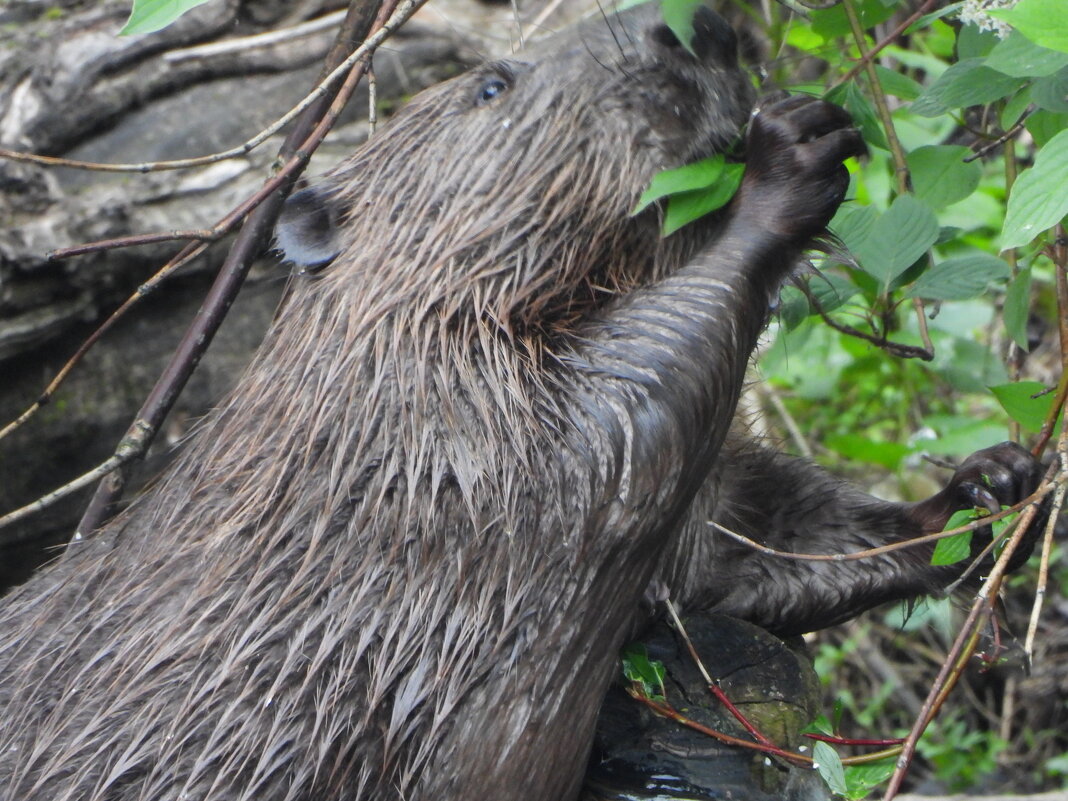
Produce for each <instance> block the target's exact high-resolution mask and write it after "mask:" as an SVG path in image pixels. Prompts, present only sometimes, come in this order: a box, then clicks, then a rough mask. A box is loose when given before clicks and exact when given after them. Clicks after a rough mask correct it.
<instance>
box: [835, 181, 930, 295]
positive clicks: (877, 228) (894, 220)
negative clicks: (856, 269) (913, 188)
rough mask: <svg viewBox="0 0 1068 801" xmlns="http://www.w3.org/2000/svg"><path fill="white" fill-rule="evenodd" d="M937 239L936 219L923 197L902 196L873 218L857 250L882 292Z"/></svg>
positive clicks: (863, 264)
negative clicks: (880, 286) (920, 198)
mask: <svg viewBox="0 0 1068 801" xmlns="http://www.w3.org/2000/svg"><path fill="white" fill-rule="evenodd" d="M937 239H938V219H937V218H936V217H935V215H934V212H933V211H931V209H930V207H929V206H928V205H927V204H926V203H924V202H923V201H922V200H917V199H916V198H915V197H913V196H912V195H901V196H899V197H897V198H895V200H894V202H893V203H892V204H891V205H890V208H889V209H887V211H886V213H885V214H883V215H881V216H880V217H879V219H878V220H876V221H875V225H874V226H873V227H872V230H871V233H870V234H869V235H868V237H867V238H866V239H865V240H864V242H863V243H861V245H860V246H859V247H858V248H857V249H856V251H855V252H856V255H857V256H859V257H860V261H861V265H862V266H863V267H864V270H865V271H866V272H867V273H869V274H870V275H871V276H872V277H874V278H876V279H878V280H879V282H880V283H881V284H882V287H883V290H884V291H885V290H886V289H887V288H889V286H890V282H891V281H893V280H894V279H895V278H897V277H898V276H899V275H901V273H903V272H905V270H907V269H908V268H909V267H910V266H911V265H912V263H913V262H915V261H916V260H917V259H918V258H920V256H922V255H923V254H924V253H926V252H927V251H928V250H929V249H930V247H931V246H932V245H933V244H934V243H935V240H937Z"/></svg>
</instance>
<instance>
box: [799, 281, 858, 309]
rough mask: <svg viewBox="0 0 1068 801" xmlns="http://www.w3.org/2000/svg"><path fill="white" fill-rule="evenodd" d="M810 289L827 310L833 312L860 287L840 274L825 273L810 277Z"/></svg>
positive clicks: (821, 306) (821, 305)
mask: <svg viewBox="0 0 1068 801" xmlns="http://www.w3.org/2000/svg"><path fill="white" fill-rule="evenodd" d="M808 291H809V292H811V293H812V295H813V297H815V298H816V301H817V302H818V303H819V304H820V308H822V309H823V310H824V311H825V312H831V311H834V310H835V309H837V308H838V307H840V306H842V305H843V304H844V303H845V302H846V301H848V300H849V299H850V298H852V297H853V296H854V295H856V294H857V293H858V292H859V291H860V289H858V288H857V286H856V284H854V283H853V282H852V281H850V280H848V279H846V278H843V277H842V276H840V275H833V274H830V273H823V274H821V275H814V276H812V278H810V279H809V282H808Z"/></svg>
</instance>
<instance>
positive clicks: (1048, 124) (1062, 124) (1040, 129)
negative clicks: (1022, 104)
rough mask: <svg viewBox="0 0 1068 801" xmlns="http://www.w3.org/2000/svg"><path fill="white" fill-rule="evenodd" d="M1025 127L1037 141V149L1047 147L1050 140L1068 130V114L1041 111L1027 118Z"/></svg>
mask: <svg viewBox="0 0 1068 801" xmlns="http://www.w3.org/2000/svg"><path fill="white" fill-rule="evenodd" d="M1024 126H1025V127H1026V128H1027V132H1028V133H1029V134H1031V137H1032V138H1033V139H1034V140H1035V145H1036V147H1045V146H1046V143H1047V142H1049V140H1050V139H1052V138H1053V137H1055V136H1056V135H1057V134H1059V133H1060V132H1061V131H1063V130H1064V129H1065V128H1068V114H1057V113H1055V112H1052V111H1044V110H1039V111H1036V112H1035V113H1034V114H1032V115H1031V116H1030V117H1028V118H1027V122H1026V123H1024Z"/></svg>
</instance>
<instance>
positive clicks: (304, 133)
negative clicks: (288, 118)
mask: <svg viewBox="0 0 1068 801" xmlns="http://www.w3.org/2000/svg"><path fill="white" fill-rule="evenodd" d="M406 5H407V6H409V7H410V8H411V10H414V9H415V8H416V7H417V6H418V3H417V2H408V3H406ZM374 6H375V3H374V0H362V2H357V0H354V2H352V3H351V4H350V5H349V13H348V15H347V16H346V19H345V23H344V25H343V26H342V28H341V30H340V31H339V33H338V37H337V40H336V42H335V45H334V47H333V49H332V51H331V53H330V55H329V56H328V61H327V64H328V65H332V64H334V63H337V62H338V61H342V59H343V55H344V53H346V52H348V49H349V48H350V47H351V46H352V45H351V43H352V42H353V41H362V40H363V39H365V38H366V37H367V34H368V32H369V31H370V30H371V28H372V20H373V19H375V18H376V17H377V19H376V20H375V21H377V22H378V24H379V25H381V26H382V28H380V30H379V33H381V31H382V29H384V28H385V27H386V25H385V17H386V14H388V13H389V12H390V11H391V10H392V9H391V8H389V7H390V6H392V8H396V6H397V3H396V2H395V1H394V2H392V3H389V2H386V3H383V4H382V5H381V7H380V8H379V10H378V14H377V15H373V14H372V9H373V7H374ZM390 21H392V20H390ZM398 24H399V23H398ZM381 38H382V37H380V38H379V41H381ZM369 42H370V40H368V42H365V43H364V45H363V46H362V49H366V47H367V44H368V43H369ZM348 61H349V60H348V59H344V61H342V63H348ZM364 63H365V62H354V64H355V66H354V68H353V70H352V73H351V74H350V75H349V77H348V79H347V80H346V81H345V83H344V84H343V85H342V87H340V88H339V90H338V92H337V95H336V97H335V98H334V102H333V103H332V104H330V102H329V101H330V98H328V97H325V96H324V98H323V100H322V101H321V102H318V103H316V104H315V105H314V106H312V107H311V108H309V110H308V112H307V113H306V114H303V115H302V116H301V119H300V120H299V121H298V124H297V126H296V127H295V128H294V130H293V131H291V132H290V133H289V135H288V136H287V137H286V139H285V142H284V143H283V145H282V148H281V151H280V154H279V155H280V158H292V159H302V160H303V161H306V160H307V159H308V157H309V156H310V154H311V152H312V151H313V150H314V149H315V147H317V146H318V144H319V142H321V141H322V139H323V137H324V136H325V135H326V133H327V131H328V130H329V129H330V127H331V126H332V125H333V122H334V120H335V119H336V117H337V113H338V111H339V110H340V108H339V106H343V105H344V103H345V101H346V100H347V99H348V96H349V95H351V93H352V91H353V90H354V89H355V86H356V84H357V83H358V81H359V78H360V76H361V75H362V73H363V64H364ZM324 106H328V108H324ZM309 129H312V131H311V133H310V134H309V132H308V131H309ZM294 172H295V171H294ZM295 178H296V175H295V174H294V175H293V176H291V177H290V179H289V180H290V183H291V182H292V181H293V180H295ZM288 188H289V186H281V187H280V189H281V191H279V192H277V193H274V194H272V195H270V196H269V197H267V198H266V199H265V200H264V202H263V203H262V205H260V206H258V207H257V208H256V209H255V210H254V211H252V212H251V213H250V214H249V217H248V219H247V220H246V221H245V224H244V226H243V227H242V229H241V231H240V233H239V234H238V236H237V239H236V241H235V242H234V245H233V247H232V248H231V249H230V253H229V255H228V256H227V258H226V262H225V263H224V264H223V267H222V270H221V271H220V273H219V276H218V278H217V279H216V281H215V283H214V284H213V285H212V288H211V290H210V291H209V293H208V296H207V297H206V298H205V300H204V303H203V305H202V306H201V308H200V310H199V311H198V312H197V316H196V318H195V319H194V320H193V323H192V324H191V325H190V327H189V329H188V331H187V332H186V334H185V336H184V337H183V338H182V341H181V342H180V343H179V345H178V348H177V350H176V351H175V353H174V356H173V357H172V358H171V361H170V363H169V364H168V365H167V368H166V369H165V370H164V372H163V374H162V375H161V376H160V379H159V381H158V382H157V383H156V386H155V387H153V389H152V392H151V393H150V394H149V396H148V398H147V399H146V400H145V403H144V405H143V406H142V407H141V409H140V411H139V412H138V413H137V417H136V418H135V420H134V424H133V425H132V426H131V427H130V430H129V431H128V433H127V438H126V439H128V440H130V441H131V442H132V444H133V445H134V447H136V448H137V449H138V452H139V453H143V452H144V450H145V449H146V448H147V447H148V445H149V443H150V442H151V440H152V437H153V436H154V434H155V431H156V430H157V429H158V428H159V425H160V424H161V423H162V422H163V418H164V417H165V416H166V414H167V412H168V411H170V408H171V407H172V406H173V405H174V401H175V400H176V399H177V397H178V393H179V392H181V390H182V388H183V387H184V386H185V382H186V381H187V380H188V378H189V376H190V374H191V373H192V372H193V369H194V368H195V367H196V365H197V363H198V362H199V361H200V357H201V356H202V355H203V353H204V350H205V349H206V348H207V346H208V345H209V344H210V342H211V339H212V337H213V336H214V335H215V332H216V331H217V330H218V328H219V325H220V324H221V323H222V320H223V318H224V317H225V316H226V312H227V311H228V310H229V307H230V304H231V303H232V302H233V298H234V296H235V295H236V293H237V290H238V288H240V286H241V283H242V281H243V280H244V277H245V275H246V274H247V272H248V269H249V267H250V266H251V264H252V260H253V258H255V256H256V254H257V253H258V252H259V250H260V248H261V247H262V242H263V239H264V238H265V237H266V236H267V234H269V233H270V231H271V229H272V228H273V227H274V222H275V219H276V218H277V216H278V212H279V211H280V210H281V207H282V202H283V200H284V198H285V195H286V194H287V190H288ZM124 483H125V477H124V476H123V475H122V473H112V474H111V476H109V480H106V481H104V482H102V483H101V484H100V486H98V487H97V491H96V493H95V494H94V495H93V499H92V500H91V501H90V503H89V506H88V508H87V509H86V510H85V514H84V515H83V516H82V519H81V521H80V522H79V523H78V528H77V531H76V534H75V536H78V535H81V536H86V535H87V534H88V533H90V532H92V531H93V530H94V529H96V528H97V527H99V525H100V524H101V523H102V522H103V521H104V519H105V518H106V517H107V515H108V512H109V510H110V508H111V506H112V504H113V503H114V502H115V501H116V500H117V499H118V497H119V496H120V495H121V492H122V488H123V485H124Z"/></svg>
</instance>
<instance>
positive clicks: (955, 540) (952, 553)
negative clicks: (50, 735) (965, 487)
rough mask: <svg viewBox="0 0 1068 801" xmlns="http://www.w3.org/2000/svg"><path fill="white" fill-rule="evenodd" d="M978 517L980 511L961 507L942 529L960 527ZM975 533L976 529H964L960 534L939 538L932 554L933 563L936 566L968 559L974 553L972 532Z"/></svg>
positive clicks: (947, 529) (953, 563)
mask: <svg viewBox="0 0 1068 801" xmlns="http://www.w3.org/2000/svg"><path fill="white" fill-rule="evenodd" d="M978 519H979V513H978V512H977V511H976V510H975V509H961V510H960V511H957V512H954V513H953V515H952V517H950V518H949V520H948V521H947V522H946V525H945V526H944V527H943V529H942V530H943V531H949V530H950V529H954V528H960V527H961V526H966V525H968V524H969V523H971V522H973V521H975V520H978ZM974 533H975V532H974V531H962V532H961V533H960V534H954V535H953V536H952V537H946V538H945V539H944V540H939V541H938V542H937V543H936V544H935V549H934V553H933V554H931V564H932V565H934V566H935V567H938V566H939V565H955V564H956V563H957V562H961V561H964V560H965V559H967V558H968V557H969V556H971V555H972V534H974Z"/></svg>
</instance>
